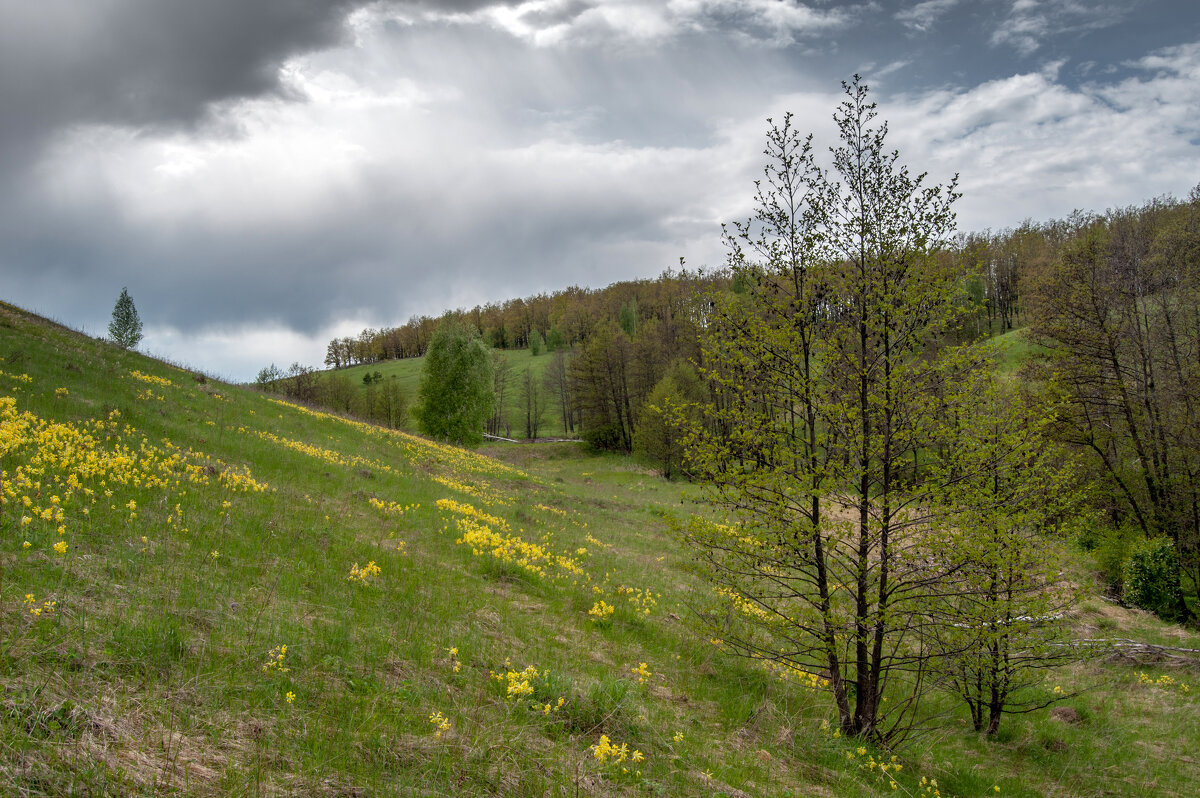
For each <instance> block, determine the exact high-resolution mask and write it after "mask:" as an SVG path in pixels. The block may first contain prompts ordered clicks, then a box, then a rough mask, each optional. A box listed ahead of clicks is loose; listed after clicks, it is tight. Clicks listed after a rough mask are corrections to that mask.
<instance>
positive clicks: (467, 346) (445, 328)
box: [414, 315, 495, 446]
mask: <svg viewBox="0 0 1200 798" xmlns="http://www.w3.org/2000/svg"><path fill="white" fill-rule="evenodd" d="M492 368H493V366H492V356H491V353H490V352H489V351H488V348H487V346H486V345H485V344H484V343H483V340H482V339H481V338H480V337H479V332H478V331H477V330H476V329H475V328H474V327H469V326H467V325H465V324H463V323H462V322H461V321H459V320H458V319H455V318H454V317H452V316H449V315H447V316H445V317H443V318H442V322H441V324H440V325H438V328H437V331H436V332H434V334H433V338H432V339H431V340H430V341H429V349H428V350H426V352H425V367H424V369H423V370H422V372H421V384H420V387H419V388H418V389H417V391H418V399H417V401H418V405H417V408H416V410H415V411H414V415H415V416H416V417H417V423H418V424H419V425H420V428H421V431H422V432H424V433H425V434H426V435H430V436H432V437H434V438H440V439H443V440H449V441H453V442H455V443H461V444H465V445H467V446H477V445H478V444H480V443H481V442H482V441H483V429H484V424H485V423H486V422H487V420H488V416H490V415H491V414H492V406H493V404H494V401H495V396H494V393H493V390H492Z"/></svg>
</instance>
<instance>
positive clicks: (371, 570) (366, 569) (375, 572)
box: [346, 560, 383, 585]
mask: <svg viewBox="0 0 1200 798" xmlns="http://www.w3.org/2000/svg"><path fill="white" fill-rule="evenodd" d="M381 573H383V571H382V569H380V567H379V566H378V565H376V564H375V561H374V560H371V561H370V562H368V563H367V564H366V565H364V566H363V567H362V568H359V567H358V563H354V565H351V566H350V574H349V575H348V576H347V577H346V581H348V582H359V583H361V584H364V585H365V584H368V582H367V578H368V577H371V576H379V575H380V574H381Z"/></svg>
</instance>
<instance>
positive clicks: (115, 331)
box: [108, 288, 142, 349]
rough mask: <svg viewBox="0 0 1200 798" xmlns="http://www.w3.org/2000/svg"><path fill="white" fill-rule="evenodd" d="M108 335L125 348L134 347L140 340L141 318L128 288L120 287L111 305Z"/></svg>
mask: <svg viewBox="0 0 1200 798" xmlns="http://www.w3.org/2000/svg"><path fill="white" fill-rule="evenodd" d="M108 337H109V338H111V339H112V342H113V343H114V344H116V345H117V346H120V347H123V348H125V349H133V348H135V347H136V346H137V345H138V342H140V341H141V340H142V320H141V319H140V318H139V317H138V312H137V308H136V307H134V305H133V298H132V297H130V296H129V289H128V288H122V289H121V295H120V296H119V297H117V304H116V305H115V306H113V312H112V321H110V322H109V323H108Z"/></svg>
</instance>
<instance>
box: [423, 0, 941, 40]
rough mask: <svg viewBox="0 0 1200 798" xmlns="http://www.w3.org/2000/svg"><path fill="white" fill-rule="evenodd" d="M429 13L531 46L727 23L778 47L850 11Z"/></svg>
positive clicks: (749, 0)
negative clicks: (502, 33)
mask: <svg viewBox="0 0 1200 798" xmlns="http://www.w3.org/2000/svg"><path fill="white" fill-rule="evenodd" d="M937 1H938V2H942V1H944V0H937ZM434 16H435V17H436V18H440V19H442V20H445V21H451V22H456V23H459V24H486V25H491V26H493V27H495V28H498V29H500V30H503V31H505V32H507V33H508V34H510V35H512V36H515V37H517V38H520V39H522V40H524V41H527V42H529V43H531V44H533V45H535V46H538V47H557V46H571V45H596V44H610V43H616V44H618V45H624V44H633V45H647V44H659V43H662V42H664V41H666V40H669V39H674V38H677V37H679V36H681V35H684V34H687V33H695V32H705V31H713V30H723V31H725V32H726V33H728V32H729V31H730V30H731V29H732V30H733V31H736V34H737V38H739V39H742V40H745V41H749V42H754V43H756V44H766V45H769V46H773V47H782V46H786V45H788V44H791V43H792V42H794V41H795V40H796V39H798V38H805V37H811V36H814V35H817V34H820V33H823V32H827V31H829V30H833V29H837V28H842V27H844V26H846V25H847V24H848V23H849V22H851V21H852V19H853V17H854V9H853V8H851V9H842V8H831V9H827V8H820V7H816V6H813V5H807V4H805V3H802V2H800V1H799V0H667V2H659V1H657V0H604V2H596V3H581V2H579V0H528V1H527V2H524V3H520V4H518V5H515V6H507V5H495V6H489V7H485V8H482V9H479V10H477V11H474V12H470V13H461V12H454V13H444V14H436V12H434Z"/></svg>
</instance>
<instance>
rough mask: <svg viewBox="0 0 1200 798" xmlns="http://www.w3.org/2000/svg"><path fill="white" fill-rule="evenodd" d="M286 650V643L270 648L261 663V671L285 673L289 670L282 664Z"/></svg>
mask: <svg viewBox="0 0 1200 798" xmlns="http://www.w3.org/2000/svg"><path fill="white" fill-rule="evenodd" d="M287 651H288V647H287V645H286V644H283V645H278V646H275V648H273V649H271V651H270V653H269V654H267V661H266V662H264V663H263V665H262V671H263V673H287V672H288V671H289V670H291V669H290V668H288V666H287V665H284V664H283V661H284V659H285V658H286V657H287Z"/></svg>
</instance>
